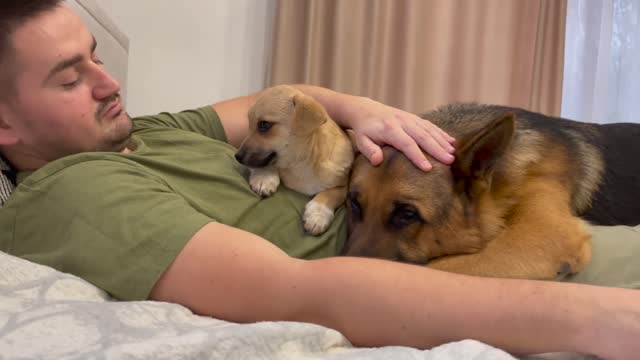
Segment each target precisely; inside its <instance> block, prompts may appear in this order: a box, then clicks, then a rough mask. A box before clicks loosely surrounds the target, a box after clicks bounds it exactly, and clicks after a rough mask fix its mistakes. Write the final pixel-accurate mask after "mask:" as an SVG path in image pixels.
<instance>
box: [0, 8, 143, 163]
mask: <svg viewBox="0 0 640 360" xmlns="http://www.w3.org/2000/svg"><path fill="white" fill-rule="evenodd" d="M12 41H13V47H14V49H15V59H14V60H13V61H14V64H15V66H14V69H15V71H16V73H15V75H14V78H15V82H16V83H15V84H16V90H17V91H16V93H15V96H9V97H7V98H6V99H2V100H1V101H0V121H1V125H2V126H3V129H2V130H3V131H4V134H5V135H4V136H3V137H2V139H3V140H2V142H3V144H2V145H5V146H6V147H12V148H13V149H12V150H13V151H14V152H18V153H19V156H21V157H27V158H30V159H34V160H41V161H45V162H48V161H51V160H55V159H57V158H60V157H63V156H66V155H71V154H75V153H79V152H85V151H121V150H123V149H124V148H125V146H126V144H127V142H128V140H129V137H130V134H131V129H132V123H131V119H130V118H129V116H128V115H127V114H126V113H125V111H124V109H123V107H122V104H121V102H120V97H119V95H118V92H119V91H120V85H119V84H118V82H117V81H116V80H115V79H113V78H112V77H111V76H110V75H109V74H107V73H106V72H105V70H104V68H103V67H102V63H101V62H100V60H99V59H98V57H97V55H96V52H95V47H96V43H95V40H94V38H93V36H92V35H91V33H90V32H89V30H88V29H87V28H86V27H85V25H84V24H83V23H82V21H81V19H80V18H79V17H77V16H76V15H75V14H73V13H72V12H71V10H69V8H67V7H66V6H62V7H59V8H57V9H56V10H54V11H50V12H47V13H44V14H43V15H41V16H39V17H37V18H34V19H32V20H30V21H29V22H27V23H26V24H24V25H23V26H21V27H20V28H18V30H17V31H16V32H15V33H14V34H13V36H12ZM7 134H9V135H7Z"/></svg>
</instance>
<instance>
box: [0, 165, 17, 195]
mask: <svg viewBox="0 0 640 360" xmlns="http://www.w3.org/2000/svg"><path fill="white" fill-rule="evenodd" d="M0 170H1V171H2V172H1V173H0V207H2V205H4V203H5V202H6V201H7V200H8V199H9V196H11V193H12V192H13V189H15V185H14V184H13V182H12V181H11V180H10V177H11V176H12V174H13V170H12V169H11V167H10V166H9V164H7V162H6V161H4V159H3V158H1V157H0Z"/></svg>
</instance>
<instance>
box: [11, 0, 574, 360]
mask: <svg viewBox="0 0 640 360" xmlns="http://www.w3.org/2000/svg"><path fill="white" fill-rule="evenodd" d="M69 4H70V6H71V7H72V8H73V10H74V11H76V12H77V13H78V14H79V15H80V16H81V17H82V18H83V19H84V20H85V21H86V23H87V24H88V26H89V27H90V29H91V30H92V31H93V33H94V36H95V37H96V39H97V41H98V43H99V44H100V46H99V51H100V56H101V57H102V58H103V60H104V62H105V64H106V67H107V68H108V70H109V71H110V72H111V73H112V74H113V75H114V76H115V77H116V78H117V79H118V80H119V81H120V82H121V84H122V88H123V91H126V77H127V55H128V49H129V42H128V39H127V37H126V35H124V34H123V33H122V32H121V31H119V30H118V28H117V26H116V25H115V24H114V23H113V22H112V21H110V20H109V18H108V17H107V16H106V15H105V13H104V12H103V11H101V9H100V8H99V6H98V5H97V3H96V1H92V0H76V1H69ZM3 166H4V164H3ZM3 170H5V169H4V168H3ZM11 190H12V185H11V183H10V182H8V181H7V179H6V178H4V175H3V178H2V179H0V195H2V196H5V197H6V196H8V195H9V194H10V192H11ZM1 203H2V202H0V205H1ZM554 356H555V357H554V358H560V356H562V358H565V359H570V358H582V357H580V356H579V355H577V354H562V355H558V354H555V355H554ZM546 357H547V355H541V356H540V358H546ZM35 358H37V359H93V358H104V359H122V358H126V359H184V358H188V359H438V360H446V359H477V360H483V359H486V360H489V359H490V360H501V359H515V358H514V357H513V356H511V355H509V354H507V353H506V352H504V351H502V350H500V349H497V348H494V347H491V346H489V345H487V344H483V343H480V342H477V341H474V340H465V341H460V342H455V343H450V344H445V345H442V346H439V347H437V348H433V349H430V350H418V349H413V348H407V347H382V348H356V347H353V346H352V345H351V344H350V343H349V341H348V340H347V339H346V338H345V337H344V336H342V335H341V334H340V333H338V332H337V331H334V330H332V329H328V328H325V327H322V326H317V325H313V324H305V323H293V322H261V323H254V324H235V323H230V322H226V321H222V320H218V319H213V318H209V317H202V316H198V315H194V314H193V313H192V312H191V311H189V310H188V309H187V308H185V307H183V306H180V305H176V304H169V303H160V302H152V301H141V302H120V301H114V300H113V299H112V298H110V297H109V295H108V294H106V293H105V292H104V291H102V290H100V289H98V288H96V287H95V286H93V285H91V284H90V283H88V282H86V281H84V280H82V279H80V278H78V277H75V276H73V275H70V274H66V273H61V272H59V271H56V270H54V269H52V268H49V267H45V266H41V265H38V264H35V263H31V262H29V261H25V260H23V259H19V258H16V257H14V256H11V255H8V254H6V253H2V252H0V359H35Z"/></svg>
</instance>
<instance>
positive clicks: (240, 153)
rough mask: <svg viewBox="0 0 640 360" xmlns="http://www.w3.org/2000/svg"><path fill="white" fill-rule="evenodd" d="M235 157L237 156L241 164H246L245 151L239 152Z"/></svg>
mask: <svg viewBox="0 0 640 360" xmlns="http://www.w3.org/2000/svg"><path fill="white" fill-rule="evenodd" d="M234 156H235V158H236V160H238V162H239V163H240V164H244V162H243V160H244V156H245V151H244V150H238V151H237V152H236V154H235V155H234Z"/></svg>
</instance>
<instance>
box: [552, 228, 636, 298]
mask: <svg viewBox="0 0 640 360" xmlns="http://www.w3.org/2000/svg"><path fill="white" fill-rule="evenodd" d="M589 231H590V232H591V234H592V244H593V255H592V259H591V264H589V265H588V266H587V268H586V269H584V270H583V271H581V272H579V273H577V274H575V275H571V276H568V277H566V278H565V279H564V280H566V281H570V282H576V283H583V284H592V285H605V286H615V287H625V288H631V289H640V264H639V263H638V261H639V260H638V259H640V225H637V226H635V227H634V226H622V225H618V226H589Z"/></svg>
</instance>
